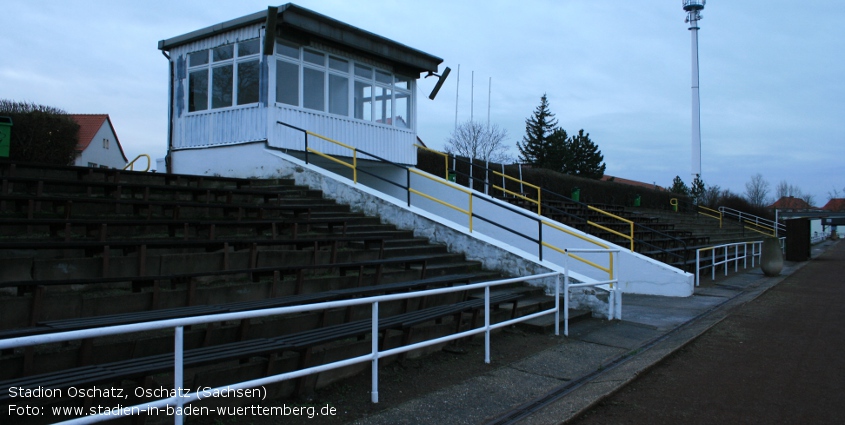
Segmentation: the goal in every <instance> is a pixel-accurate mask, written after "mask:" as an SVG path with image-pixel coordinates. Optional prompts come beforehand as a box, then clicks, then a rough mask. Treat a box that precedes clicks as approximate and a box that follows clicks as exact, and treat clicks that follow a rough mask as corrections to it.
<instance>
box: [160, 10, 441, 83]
mask: <svg viewBox="0 0 845 425" xmlns="http://www.w3.org/2000/svg"><path fill="white" fill-rule="evenodd" d="M275 9H276V8H273V7H270V8H268V10H267V11H261V12H256V13H253V14H251V15H247V16H242V17H240V18H237V19H232V20H230V21H226V22H222V23H219V24H216V25H212V26H209V27H206V28H202V29H199V30H196V31H192V32H189V33H187V34H183V35H180V36H176V37H172V38H169V39H167V40H161V41H159V42H158V48H159V50H162V51H169V50H171V49H172V48H174V47H178V46H181V45H183V44H187V43H191V42H194V41H197V40H201V39H204V38H208V37H211V36H213V35H216V34H220V33H224V32H228V31H232V30H234V29H237V28H242V27H245V26H249V25H255V24H258V23H265V22H268V21H271V22H272V19H268V18H271V16H270V12H271V11H273V10H275ZM277 10H278V14H277V16H276V28H275V32H276V34H277V35H282V34H284V35H285V36H286V37H291V36H293V37H296V38H306V39H311V38H316V39H318V40H320V41H322V42H327V43H329V44H334V45H338V46H341V47H344V48H346V49H352V50H354V51H356V52H359V53H363V54H367V55H371V56H374V57H376V58H378V59H381V60H385V61H388V62H390V63H392V64H394V65H397V66H399V67H400V68H405V69H408V70H410V71H413V72H416V73H421V72H425V71H428V72H437V66H438V65H439V64H440V63H442V62H443V59H440V58H438V57H436V56H432V55H430V54H428V53H425V52H422V51H419V50H417V49H414V48H411V47H408V46H406V45H404V44H401V43H397V42H395V41H393V40H390V39H388V38H385V37H382V36H380V35H377V34H373V33H371V32H368V31H365V30H362V29H360V28H357V27H354V26H352V25H349V24H346V23H343V22H341V21H338V20H336V19H332V18H329V17H328V16H325V15H321V14H319V13H317V12H314V11H312V10H309V9H305V8H303V7H300V6H297V5H295V4H293V3H287V4H284V5H281V6H279V7H278V8H277Z"/></svg>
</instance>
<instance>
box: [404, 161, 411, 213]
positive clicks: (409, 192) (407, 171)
mask: <svg viewBox="0 0 845 425" xmlns="http://www.w3.org/2000/svg"><path fill="white" fill-rule="evenodd" d="M405 173H406V174H407V175H408V177H407V180H408V184H406V185H405V193H407V194H408V206H409V207H410V206H411V169H410V168H406V169H405Z"/></svg>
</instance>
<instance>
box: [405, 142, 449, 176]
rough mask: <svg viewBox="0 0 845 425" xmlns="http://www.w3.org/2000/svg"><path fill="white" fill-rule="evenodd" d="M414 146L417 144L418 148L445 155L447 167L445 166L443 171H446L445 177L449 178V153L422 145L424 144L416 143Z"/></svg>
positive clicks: (444, 161) (444, 159) (444, 160)
mask: <svg viewBox="0 0 845 425" xmlns="http://www.w3.org/2000/svg"><path fill="white" fill-rule="evenodd" d="M414 146H416V147H417V148H418V149H423V150H427V151H429V152H434V153H436V154H438V155H440V156H442V157H443V163H444V164H445V168H444V171H443V173H444V174H443V178H444V179H446V180H449V155H447V154H445V153H443V152H440V151H436V150H434V149H431V148H427V147H425V146H422V145H418V144H416V143H415V144H414Z"/></svg>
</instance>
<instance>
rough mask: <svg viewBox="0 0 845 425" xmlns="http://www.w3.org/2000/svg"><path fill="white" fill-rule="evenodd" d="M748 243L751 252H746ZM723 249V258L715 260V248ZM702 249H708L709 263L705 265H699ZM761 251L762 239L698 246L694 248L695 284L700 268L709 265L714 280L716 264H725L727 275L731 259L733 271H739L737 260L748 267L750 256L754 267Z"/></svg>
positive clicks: (698, 279) (698, 280) (697, 280)
mask: <svg viewBox="0 0 845 425" xmlns="http://www.w3.org/2000/svg"><path fill="white" fill-rule="evenodd" d="M748 245H751V254H750V255H749V254H748ZM740 246H742V255H740V254H739V247H740ZM730 248H733V254H734V256H733V257H731V256H730ZM720 249H722V250H724V251H723V258H722V260H721V261H716V251H717V250H720ZM704 251H710V264H709V265H707V266H704V267H702V266H701V260H702V257H701V253H702V252H704ZM762 251H763V241H752V242H736V243H729V244H724V245H717V246H711V247H706V248H699V249H697V250H695V286H699V284H700V283H701V277H700V275H701V269H703V268H707V267H710V268H711V280H716V266H719V265H722V264H724V265H725V276H727V275H728V264H729V263H730V262H731V261H733V263H734V272H737V271H739V260H743V264H742V267H743V268H745V269H747V268H748V258H749V257H750V258H751V267H754V259H755V258H760V257H761V255H762V254H761V253H762Z"/></svg>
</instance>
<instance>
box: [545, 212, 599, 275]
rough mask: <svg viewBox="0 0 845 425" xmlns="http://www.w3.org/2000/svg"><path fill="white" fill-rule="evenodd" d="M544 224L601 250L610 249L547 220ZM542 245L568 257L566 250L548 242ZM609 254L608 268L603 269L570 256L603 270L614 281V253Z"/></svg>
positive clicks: (574, 256) (581, 258)
mask: <svg viewBox="0 0 845 425" xmlns="http://www.w3.org/2000/svg"><path fill="white" fill-rule="evenodd" d="M542 223H543V224H545V225H546V226H549V227H551V228H552V229H555V230H558V231H561V232H563V233H566V234H568V235H570V236H574V237H576V238H578V239H581V240H583V241H587V242H590V243H592V244H594V245H598V246H599V247H601V248H603V249H610V246H608V245H606V244H603V243H601V242H598V241H595V240H593V239H590V238H587V237H584V236H583V235H579V234H577V233H575V232H573V231H571V230H568V229H565V228H563V227H560V226H558V225H556V224H554V223H551V222H548V221H545V220H543V221H542ZM541 244H542V245H543V246H545V247H546V248H550V249H553V250H555V251H557V252H559V253H561V254H564V255H566V254H567V253H566V251H565V250H563V249H560V248H558V247H556V246H554V245H552V244H549V243H546V242H541ZM607 254H608V262H609V264H608V267H603V266H601V265H598V264H596V263H594V262H592V261H590V260H587V259H585V258H583V257H581V256H578V255H575V254H572V253H570V254H569V256H570V257H572V258H574V259H576V260H578V261H581V262H582V263H585V264H588V265H590V266H592V267H595V268H597V269H599V270H601V271H603V272H605V273H607V274H608V276H610V280H613V274H614V273H613V253H612V252H608V253H607Z"/></svg>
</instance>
